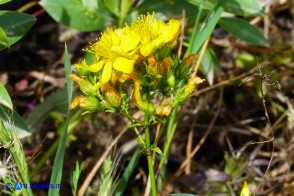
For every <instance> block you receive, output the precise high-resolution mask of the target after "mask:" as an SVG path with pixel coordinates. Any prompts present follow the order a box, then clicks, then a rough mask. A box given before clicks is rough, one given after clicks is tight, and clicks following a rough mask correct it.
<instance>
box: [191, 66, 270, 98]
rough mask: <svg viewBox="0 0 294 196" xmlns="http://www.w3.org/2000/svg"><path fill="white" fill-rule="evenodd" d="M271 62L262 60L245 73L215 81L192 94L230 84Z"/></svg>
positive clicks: (196, 94)
mask: <svg viewBox="0 0 294 196" xmlns="http://www.w3.org/2000/svg"><path fill="white" fill-rule="evenodd" d="M272 64H273V63H272V62H263V63H260V64H259V66H256V67H254V68H252V69H250V70H249V71H248V72H246V73H243V74H241V75H239V76H237V77H235V78H232V79H229V80H224V81H222V82H219V83H217V84H215V85H213V86H209V87H207V88H204V89H200V90H198V91H196V92H195V93H193V94H192V96H198V95H200V94H202V93H205V92H207V91H210V90H212V89H215V88H218V87H220V86H225V85H227V84H230V83H232V82H234V81H236V80H240V79H242V78H245V77H246V76H248V75H251V74H254V73H255V72H256V71H257V70H258V69H261V68H263V67H264V66H266V65H272Z"/></svg>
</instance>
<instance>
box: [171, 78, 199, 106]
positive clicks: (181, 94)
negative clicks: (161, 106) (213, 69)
mask: <svg viewBox="0 0 294 196" xmlns="http://www.w3.org/2000/svg"><path fill="white" fill-rule="evenodd" d="M203 81H204V79H201V78H199V77H195V78H190V79H189V81H188V83H187V84H186V86H183V87H182V88H180V89H179V90H178V92H177V95H176V101H175V103H174V104H173V106H176V105H178V104H180V103H182V102H184V101H185V100H186V99H187V98H188V97H189V96H190V95H191V94H192V93H193V91H194V89H195V87H196V85H197V84H200V83H202V82H203Z"/></svg>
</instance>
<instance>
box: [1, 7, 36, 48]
mask: <svg viewBox="0 0 294 196" xmlns="http://www.w3.org/2000/svg"><path fill="white" fill-rule="evenodd" d="M35 21H36V18H35V17H33V16H31V15H28V14H25V13H19V12H15V11H0V27H2V28H3V30H4V32H5V33H6V36H7V39H8V43H9V45H12V44H14V43H16V42H17V41H18V40H20V39H21V38H22V37H23V36H24V35H25V34H26V32H27V31H28V30H29V29H30V28H31V27H32V26H33V24H34V23H35ZM5 48H6V46H3V45H0V50H3V49H5Z"/></svg>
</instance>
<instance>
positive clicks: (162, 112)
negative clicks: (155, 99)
mask: <svg viewBox="0 0 294 196" xmlns="http://www.w3.org/2000/svg"><path fill="white" fill-rule="evenodd" d="M172 109H173V107H172V106H171V105H169V104H162V105H160V106H158V107H157V108H156V114H157V115H159V116H169V115H170V113H171V111H172Z"/></svg>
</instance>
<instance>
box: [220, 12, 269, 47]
mask: <svg viewBox="0 0 294 196" xmlns="http://www.w3.org/2000/svg"><path fill="white" fill-rule="evenodd" d="M219 25H220V26H221V27H222V28H224V29H225V30H226V31H228V32H230V33H231V34H233V35H234V36H235V37H237V38H239V39H240V40H243V41H245V42H247V43H249V44H252V45H257V46H267V45H268V42H267V39H266V38H265V37H264V36H263V34H262V33H261V32H260V31H259V30H258V28H256V27H255V26H253V25H251V24H250V23H249V22H247V21H246V20H243V19H240V18H230V17H224V18H221V19H220V20H219Z"/></svg>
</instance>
